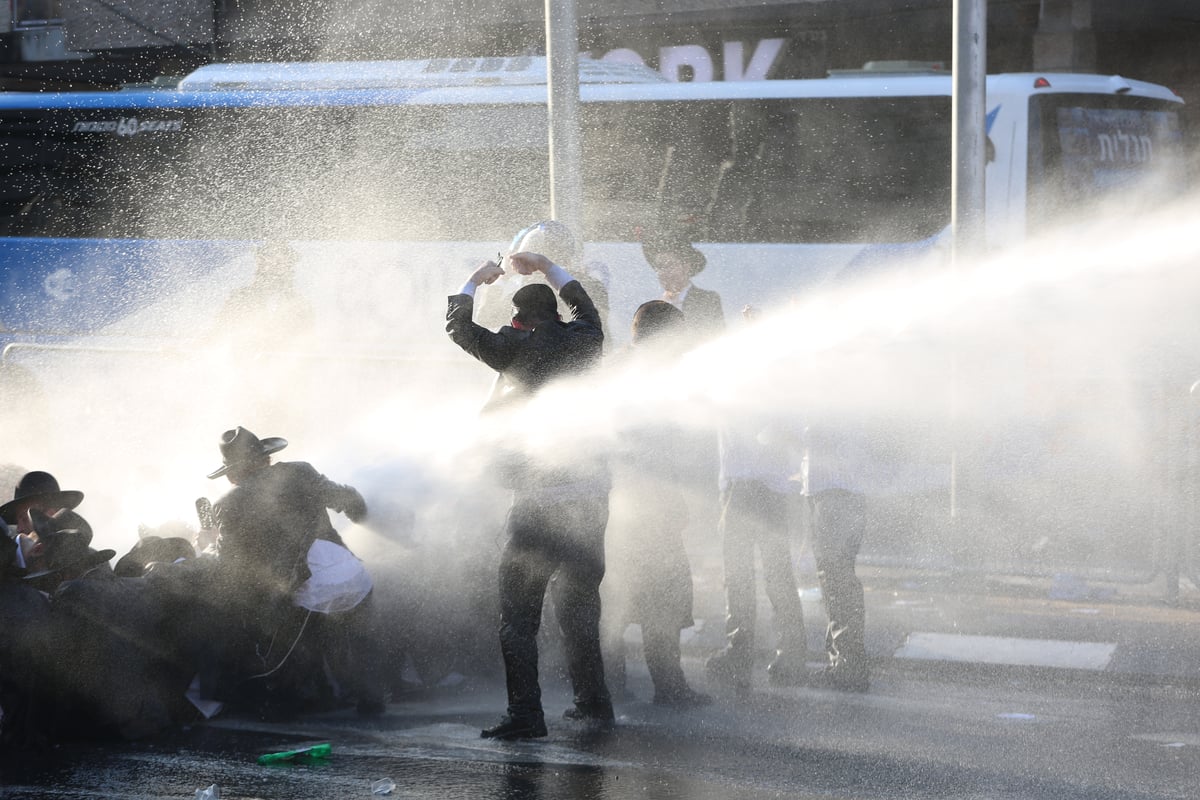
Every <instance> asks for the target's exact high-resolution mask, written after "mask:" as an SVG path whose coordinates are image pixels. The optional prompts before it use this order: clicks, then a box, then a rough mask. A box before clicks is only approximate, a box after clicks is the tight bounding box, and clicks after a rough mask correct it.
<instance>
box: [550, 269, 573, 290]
mask: <svg viewBox="0 0 1200 800" xmlns="http://www.w3.org/2000/svg"><path fill="white" fill-rule="evenodd" d="M573 280H575V279H574V278H572V277H571V275H570V273H568V272H567V271H566V270H565V269H563V268H562V267H560V266H559V265H558V264H554V265H553V266H551V267H550V269H549V270H547V271H546V283H548V284H550V286H551V288H553V289H554V291H556V292H561V291H562V288H563V287H564V286H566V285H567V284H568V283H570V282H571V281H573Z"/></svg>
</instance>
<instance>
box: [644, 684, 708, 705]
mask: <svg viewBox="0 0 1200 800" xmlns="http://www.w3.org/2000/svg"><path fill="white" fill-rule="evenodd" d="M712 701H713V699H712V698H711V697H709V696H708V695H706V694H704V693H703V692H697V691H695V690H694V689H691V688H688V687H686V686H685V687H684V688H683V689H679V690H677V691H673V692H655V693H654V705H656V706H665V707H667V708H675V709H679V710H683V709H688V708H701V707H703V706H709V705H712Z"/></svg>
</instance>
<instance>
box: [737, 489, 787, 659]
mask: <svg viewBox="0 0 1200 800" xmlns="http://www.w3.org/2000/svg"><path fill="white" fill-rule="evenodd" d="M720 526H721V540H722V544H723V546H724V556H725V610H726V620H725V631H726V633H727V634H728V636H729V647H730V651H731V653H733V654H734V656H735V657H736V658H738V659H739V661H740V662H741V663H740V664H739V667H740V668H742V669H746V670H748V669H749V668H750V666H751V664H752V662H753V659H754V628H755V615H756V607H757V603H756V600H755V597H756V592H755V580H754V549H755V548H756V547H757V548H758V552H759V557H760V560H761V561H762V568H763V587H764V588H765V589H766V592H767V598H768V599H769V600H770V601H771V608H772V610H773V611H774V615H775V616H774V627H775V631H776V635H777V637H778V639H779V649H780V650H781V651H783V652H785V653H787V654H788V655H789V656H792V657H794V658H796V659H798V660H799V661H801V662H803V660H804V653H805V636H804V609H803V607H802V606H801V604H800V593H799V591H798V589H797V586H796V573H795V572H794V571H793V570H792V548H791V541H790V539H789V533H788V498H787V495H783V494H780V493H778V492H774V491H772V490H770V489H768V488H767V487H766V486H765V485H763V484H762V483H759V482H758V481H734V482H733V483H732V484H731V485H730V486H729V488H728V489H726V490H725V492H724V493H723V495H722V497H721V522H720Z"/></svg>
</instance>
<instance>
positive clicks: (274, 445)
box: [208, 425, 288, 478]
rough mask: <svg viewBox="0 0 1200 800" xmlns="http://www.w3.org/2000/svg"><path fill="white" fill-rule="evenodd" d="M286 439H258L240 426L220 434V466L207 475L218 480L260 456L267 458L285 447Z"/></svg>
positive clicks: (270, 437)
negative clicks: (233, 468) (231, 469)
mask: <svg viewBox="0 0 1200 800" xmlns="http://www.w3.org/2000/svg"><path fill="white" fill-rule="evenodd" d="M287 446H288V443H287V439H284V438H282V437H280V436H268V437H266V438H265V439H259V438H258V437H257V436H255V435H254V434H253V433H251V432H250V431H248V430H246V429H245V428H243V427H242V426H241V425H239V426H237V427H236V428H234V429H232V430H228V431H225V432H224V433H222V434H221V442H220V444H219V445H218V447H220V448H221V466H220V468H219V469H216V470H214V471H212V472H210V473H208V477H210V478H219V477H221V476H222V475H224V474H225V473H226V472H228V471H229V470H230V468H231V467H236V466H238V465H239V464H244V463H246V462H248V461H253V460H255V459H257V458H261V457H262V456H269V455H270V454H271V453H277V452H279V451H280V450H282V449H283V448H285V447H287Z"/></svg>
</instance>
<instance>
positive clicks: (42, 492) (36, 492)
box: [0, 470, 83, 525]
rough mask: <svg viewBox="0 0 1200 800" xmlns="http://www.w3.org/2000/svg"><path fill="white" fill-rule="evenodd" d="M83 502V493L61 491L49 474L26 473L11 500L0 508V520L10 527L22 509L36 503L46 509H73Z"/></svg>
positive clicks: (38, 472)
mask: <svg viewBox="0 0 1200 800" xmlns="http://www.w3.org/2000/svg"><path fill="white" fill-rule="evenodd" d="M82 502H83V492H77V491H74V490H67V491H63V490H62V489H60V488H59V486H58V479H57V478H55V477H54V476H53V475H51V474H50V473H49V472H41V471H36V470H35V471H34V472H27V473H25V475H23V476H22V477H21V480H20V481H18V482H17V488H16V489H15V490H14V491H13V499H12V500H9V501H8V502H7V503H5V504H4V505H2V506H0V519H3V520H4V521H5V522H7V523H9V524H10V525H11V524H13V523H15V522H16V521H17V512H18V511H20V510H21V508H22V507H24V506H27V505H30V504H32V503H37V504H39V505H42V506H45V507H47V508H75V506H77V505H79V504H80V503H82Z"/></svg>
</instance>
